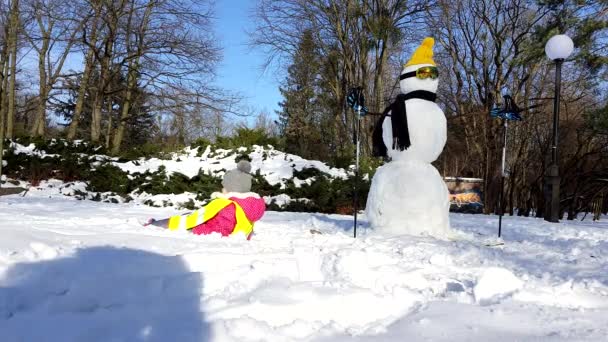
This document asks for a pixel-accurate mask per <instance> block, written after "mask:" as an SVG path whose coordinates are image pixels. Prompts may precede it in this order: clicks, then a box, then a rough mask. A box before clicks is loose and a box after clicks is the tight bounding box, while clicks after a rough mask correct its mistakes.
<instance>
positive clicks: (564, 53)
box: [545, 34, 574, 222]
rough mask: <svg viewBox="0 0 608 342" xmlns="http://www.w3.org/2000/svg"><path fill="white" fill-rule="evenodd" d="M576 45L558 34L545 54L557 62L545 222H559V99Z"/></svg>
mask: <svg viewBox="0 0 608 342" xmlns="http://www.w3.org/2000/svg"><path fill="white" fill-rule="evenodd" d="M573 49H574V43H573V42H572V39H570V37H568V36H566V35H564V34H558V35H555V36H553V37H551V39H549V41H548V42H547V45H545V53H546V54H547V57H549V59H551V60H553V61H554V62H555V95H554V96H553V139H552V142H551V164H550V165H549V167H548V168H547V169H546V173H545V221H549V222H559V217H560V212H559V211H560V209H559V184H560V177H559V167H558V159H557V158H558V154H557V139H558V134H559V97H560V85H561V80H562V64H563V63H564V60H565V59H566V58H568V56H570V54H571V53H572V50H573Z"/></svg>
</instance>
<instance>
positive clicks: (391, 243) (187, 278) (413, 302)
mask: <svg viewBox="0 0 608 342" xmlns="http://www.w3.org/2000/svg"><path fill="white" fill-rule="evenodd" d="M176 212H178V210H177V209H175V208H152V207H149V206H144V205H141V204H138V203H135V202H131V203H119V204H110V203H99V202H92V201H77V200H75V199H74V197H65V196H61V195H58V193H57V192H55V191H52V189H49V188H48V187H47V188H45V189H42V190H36V189H32V190H30V192H28V193H27V194H26V195H25V197H21V196H19V195H12V196H3V197H0V336H1V338H0V340H1V341H3V342H13V341H87V342H95V341H100V342H101V341H104V342H105V341H181V342H194V341H239V342H248V341H605V340H606V336H608V220H607V219H606V218H603V220H602V221H600V222H591V221H588V220H586V221H583V222H580V221H576V222H572V221H564V222H562V223H560V224H548V223H545V222H544V221H542V220H539V219H533V218H516V217H506V218H505V220H504V226H503V232H504V238H505V242H506V243H505V245H504V246H498V247H486V246H484V243H485V242H487V241H491V240H492V236H494V234H495V232H496V224H497V219H496V217H493V216H483V215H465V214H452V215H451V217H450V218H451V221H452V225H453V227H454V228H455V230H456V232H457V236H456V237H455V238H454V241H441V240H436V239H432V238H424V237H407V236H403V237H388V236H382V235H380V234H378V233H376V232H373V231H371V230H369V229H367V228H366V227H367V223H366V221H365V218H363V221H362V225H363V226H362V227H361V229H360V234H359V237H358V238H357V239H353V238H352V231H351V229H352V228H351V226H352V221H351V217H349V216H339V215H322V214H306V213H297V214H296V213H277V212H268V213H267V214H266V216H264V218H263V219H262V220H261V221H260V222H258V224H256V229H255V235H254V236H253V238H252V240H251V241H245V240H239V239H234V238H221V237H219V236H213V235H211V236H194V235H191V234H188V233H175V232H169V231H163V230H160V229H154V228H145V227H142V226H140V225H139V223H138V221H140V220H142V219H145V218H147V217H150V216H156V217H158V216H164V215H169V214H173V213H176ZM311 229H312V230H317V231H320V232H321V233H322V234H312V233H311Z"/></svg>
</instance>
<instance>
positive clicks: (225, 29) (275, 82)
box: [215, 0, 282, 115]
mask: <svg viewBox="0 0 608 342" xmlns="http://www.w3.org/2000/svg"><path fill="white" fill-rule="evenodd" d="M255 3H256V1H255V0H220V1H217V3H216V11H215V16H216V18H217V19H216V21H215V33H216V35H217V37H218V39H219V43H220V45H221V46H222V47H223V59H222V61H221V63H220V65H219V66H218V69H217V74H218V77H217V82H216V84H217V85H218V86H220V87H222V88H224V89H226V90H230V91H235V92H239V93H241V94H242V95H244V96H245V97H246V99H245V104H246V105H248V106H251V107H253V108H254V109H256V111H258V112H259V111H261V110H266V111H267V112H269V113H270V114H272V115H274V111H275V110H278V109H279V105H278V102H279V101H281V99H282V97H281V94H280V92H279V82H280V79H278V78H277V77H276V76H275V75H276V73H275V72H274V71H273V70H270V71H267V72H265V73H264V72H263V70H262V63H263V62H264V55H263V54H262V51H261V50H256V49H251V48H250V47H249V46H248V45H247V43H248V36H247V33H246V30H250V31H253V29H254V27H255V23H254V21H253V19H252V18H251V17H250V15H251V14H252V12H253V9H254V6H255Z"/></svg>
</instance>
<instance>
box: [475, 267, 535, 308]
mask: <svg viewBox="0 0 608 342" xmlns="http://www.w3.org/2000/svg"><path fill="white" fill-rule="evenodd" d="M522 286H523V282H522V281H521V280H520V279H519V278H517V277H516V276H515V275H514V274H513V272H511V271H509V270H507V269H504V268H498V267H492V268H488V269H486V270H485V271H484V272H483V274H482V275H481V277H480V278H479V280H478V282H477V285H475V288H474V290H473V292H474V293H475V299H476V300H477V302H478V303H479V304H481V305H488V304H494V303H497V302H498V301H499V300H501V299H503V298H505V297H506V296H508V295H510V294H512V293H514V292H515V291H517V290H519V289H520V288H521V287H522Z"/></svg>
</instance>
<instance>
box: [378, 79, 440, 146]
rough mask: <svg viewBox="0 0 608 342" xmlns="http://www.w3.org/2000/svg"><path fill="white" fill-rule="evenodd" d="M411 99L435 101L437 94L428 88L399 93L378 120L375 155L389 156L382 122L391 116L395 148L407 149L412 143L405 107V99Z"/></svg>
mask: <svg viewBox="0 0 608 342" xmlns="http://www.w3.org/2000/svg"><path fill="white" fill-rule="evenodd" d="M409 99H422V100H427V101H431V102H435V100H436V99H437V94H435V93H432V92H430V91H426V90H416V91H412V92H409V93H407V94H399V95H397V98H396V99H395V101H394V102H393V103H391V104H390V105H389V106H388V107H386V109H385V110H384V112H383V113H382V117H381V118H380V120H378V122H376V127H375V128H374V132H373V135H372V142H373V145H374V146H373V147H374V149H373V155H374V156H376V157H387V156H388V154H387V148H386V146H385V145H384V141H383V140H382V123H383V122H384V119H385V118H386V117H387V116H389V114H388V113H389V112H390V113H391V114H390V117H391V124H392V126H393V132H392V133H393V146H392V148H393V149H395V150H397V149H398V150H400V151H403V150H406V149H408V148H409V147H410V145H411V144H412V143H411V142H410V132H409V130H408V127H407V112H406V109H405V101H406V100H409Z"/></svg>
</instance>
